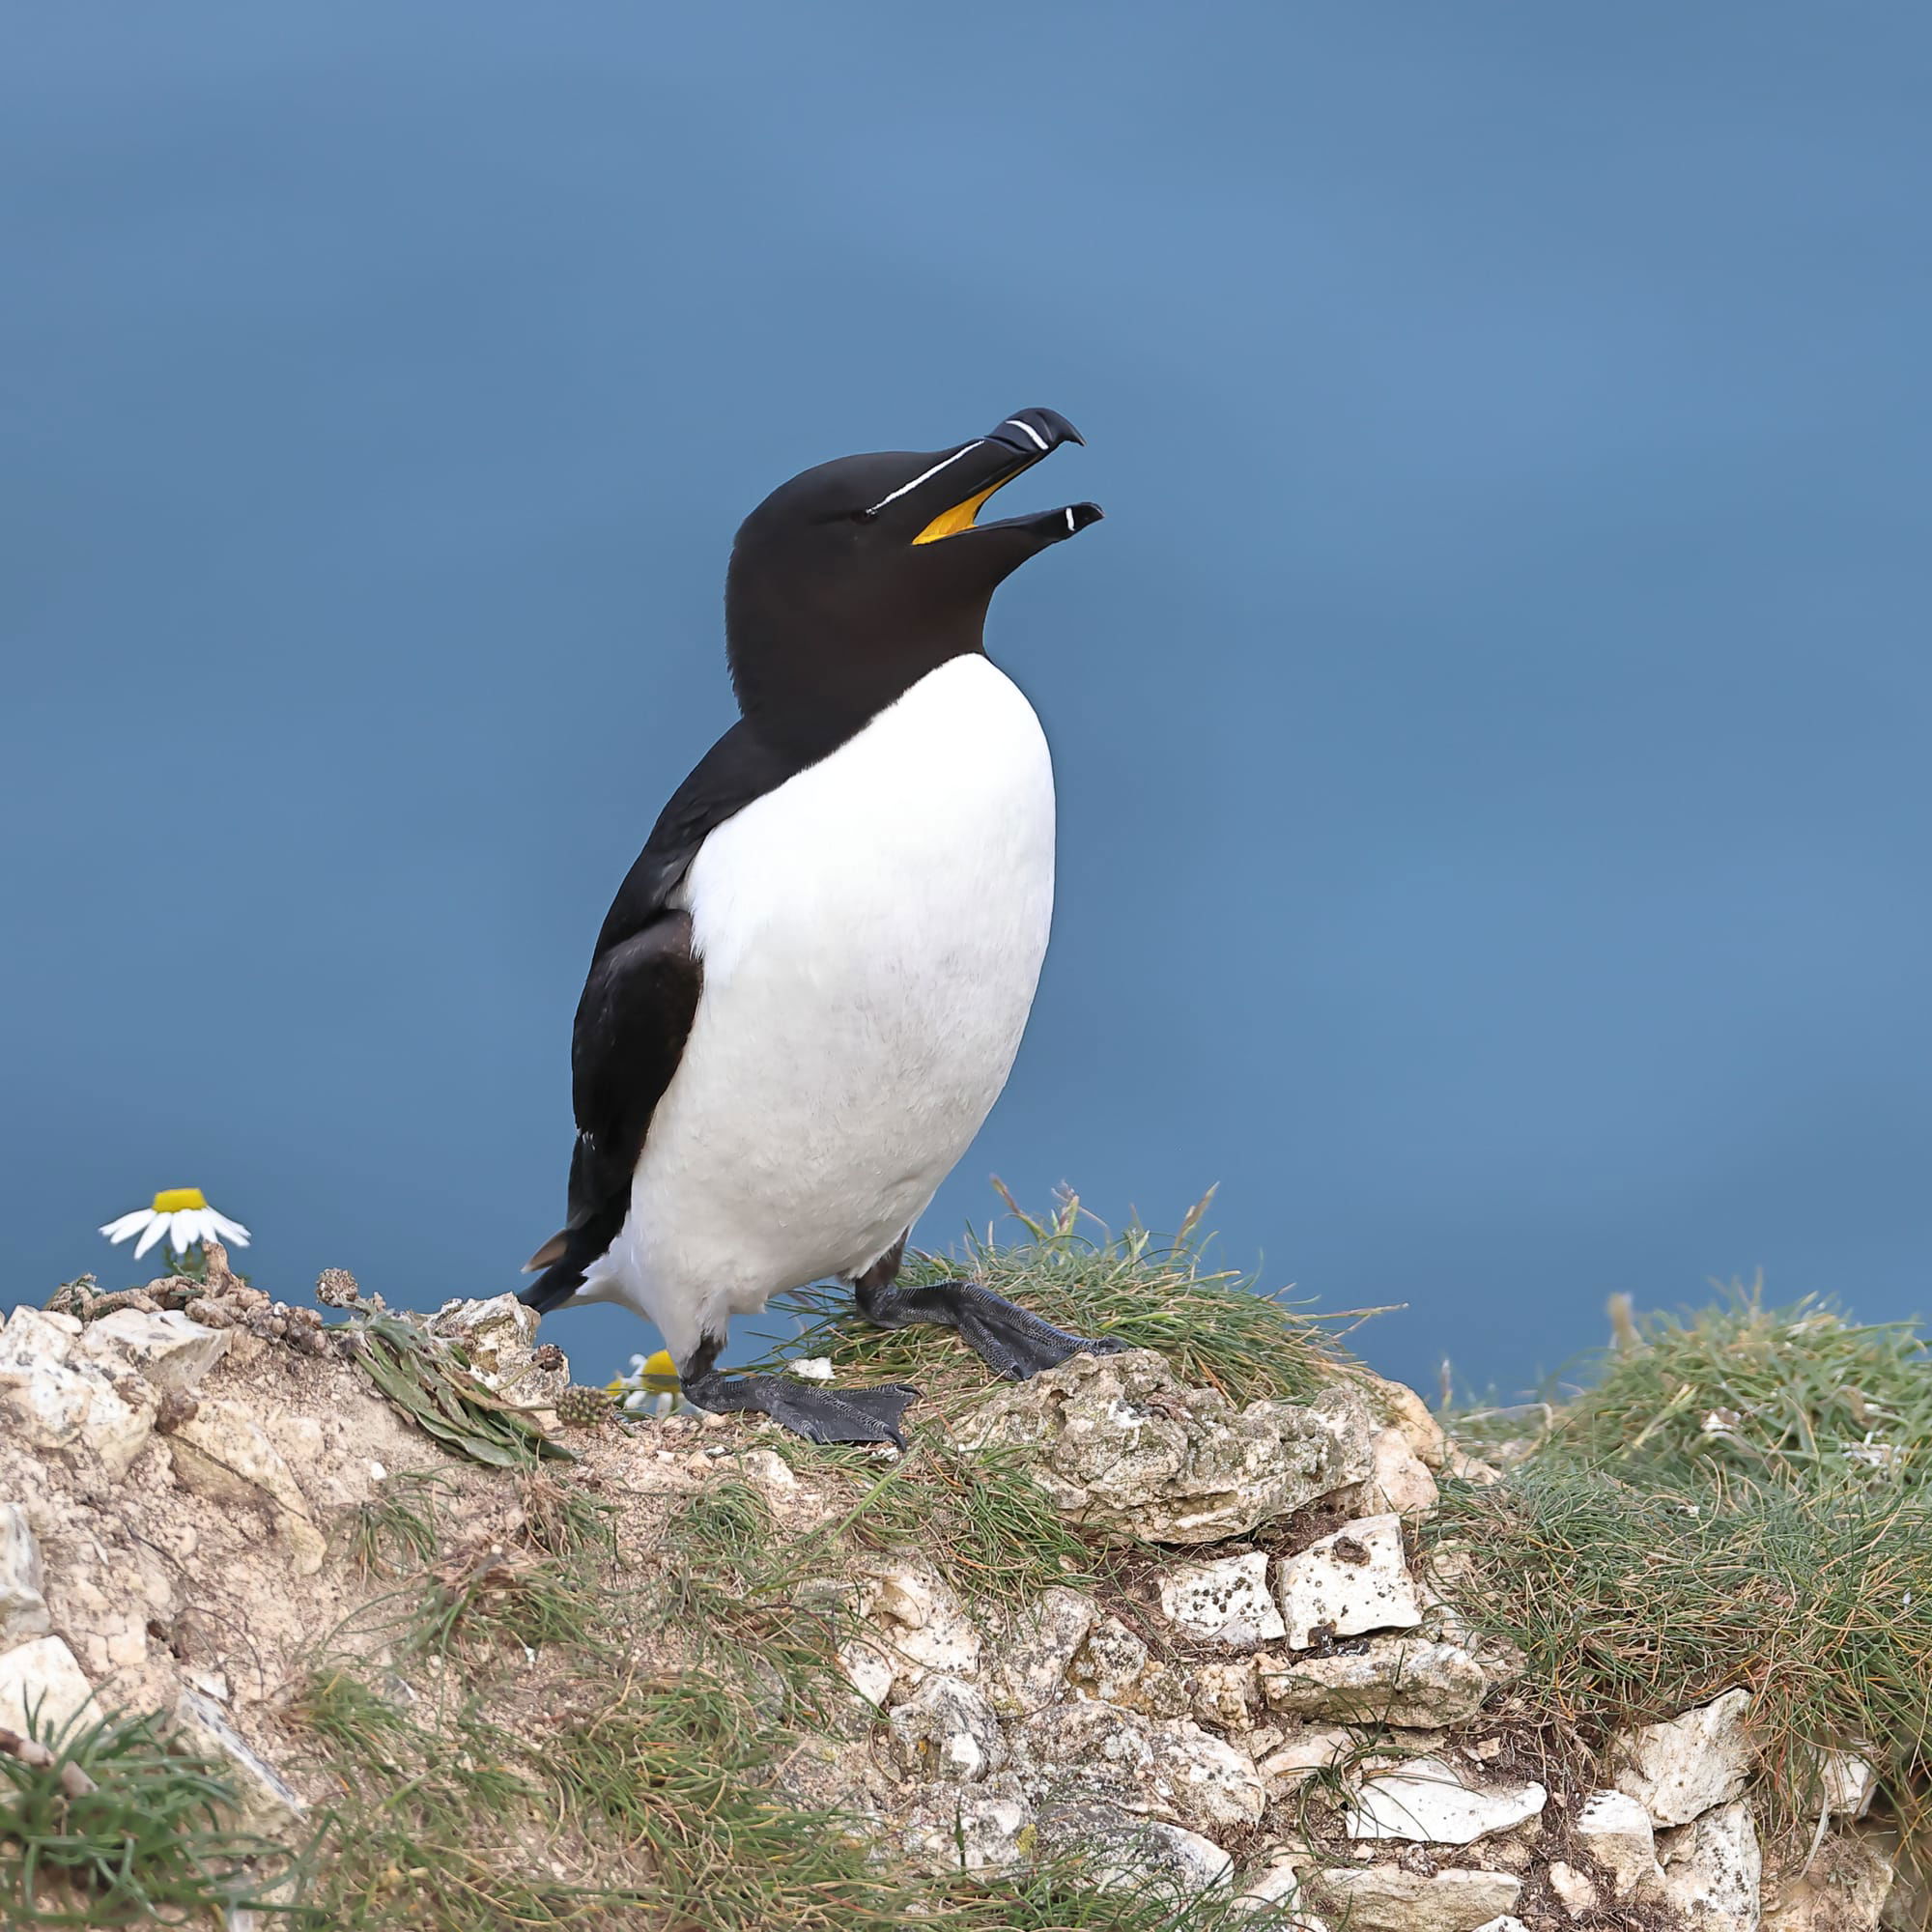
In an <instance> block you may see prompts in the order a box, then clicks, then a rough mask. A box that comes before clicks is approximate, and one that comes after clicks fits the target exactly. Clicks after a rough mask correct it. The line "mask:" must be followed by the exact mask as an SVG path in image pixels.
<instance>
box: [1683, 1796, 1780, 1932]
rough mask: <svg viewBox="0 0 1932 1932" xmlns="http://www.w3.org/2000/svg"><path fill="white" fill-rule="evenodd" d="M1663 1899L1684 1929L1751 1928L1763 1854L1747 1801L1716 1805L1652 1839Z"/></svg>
mask: <svg viewBox="0 0 1932 1932" xmlns="http://www.w3.org/2000/svg"><path fill="white" fill-rule="evenodd" d="M1657 1848H1658V1856H1659V1858H1660V1859H1661V1860H1662V1863H1663V1896H1664V1900H1665V1903H1666V1904H1668V1905H1669V1906H1670V1907H1671V1908H1672V1909H1673V1910H1674V1911H1676V1912H1677V1913H1678V1915H1679V1916H1680V1918H1681V1920H1682V1922H1683V1924H1684V1926H1685V1928H1686V1932H1757V1923H1758V1906H1759V1885H1760V1881H1761V1879H1762V1875H1763V1863H1764V1861H1763V1856H1762V1854H1761V1852H1760V1851H1759V1849H1758V1841H1757V1827H1756V1826H1755V1825H1754V1824H1753V1823H1752V1822H1751V1814H1750V1806H1749V1805H1748V1804H1719V1805H1718V1806H1716V1807H1714V1808H1713V1809H1711V1810H1708V1811H1705V1812H1704V1813H1702V1814H1701V1815H1700V1816H1699V1817H1698V1818H1697V1820H1696V1821H1695V1822H1694V1823H1693V1824H1690V1825H1685V1826H1682V1827H1680V1828H1679V1829H1678V1830H1676V1831H1672V1832H1665V1833H1662V1835H1661V1836H1660V1837H1659V1839H1658V1845H1657Z"/></svg>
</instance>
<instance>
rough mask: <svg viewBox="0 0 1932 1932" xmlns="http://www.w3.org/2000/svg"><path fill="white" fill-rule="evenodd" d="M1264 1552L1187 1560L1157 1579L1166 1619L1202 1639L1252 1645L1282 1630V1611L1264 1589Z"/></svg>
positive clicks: (1241, 1646)
mask: <svg viewBox="0 0 1932 1932" xmlns="http://www.w3.org/2000/svg"><path fill="white" fill-rule="evenodd" d="M1267 1567H1268V1559H1267V1555H1266V1552H1265V1551H1264V1550H1259V1549H1258V1550H1256V1551H1255V1552H1254V1554H1253V1555H1251V1556H1224V1557H1222V1558H1221V1559H1220V1561H1219V1562H1216V1563H1187V1564H1183V1565H1182V1566H1181V1567H1180V1568H1179V1569H1178V1570H1172V1571H1170V1572H1169V1573H1168V1574H1167V1576H1166V1577H1163V1578H1162V1579H1161V1585H1160V1609H1161V1614H1162V1615H1163V1616H1164V1617H1166V1618H1167V1620H1168V1621H1169V1622H1170V1623H1172V1624H1175V1625H1178V1626H1179V1629H1180V1630H1182V1631H1183V1632H1184V1633H1185V1634H1187V1635H1188V1636H1191V1637H1193V1638H1195V1639H1196V1640H1197V1641H1199V1642H1202V1643H1218V1644H1222V1645H1224V1646H1226V1647H1227V1648H1228V1649H1230V1650H1251V1649H1253V1648H1254V1646H1255V1645H1256V1644H1258V1643H1266V1642H1268V1641H1269V1640H1270V1639H1271V1638H1274V1637H1278V1636H1280V1635H1282V1634H1283V1628H1282V1621H1281V1612H1280V1611H1279V1610H1278V1609H1276V1608H1275V1603H1274V1599H1273V1598H1272V1597H1271V1596H1269V1594H1268V1586H1267Z"/></svg>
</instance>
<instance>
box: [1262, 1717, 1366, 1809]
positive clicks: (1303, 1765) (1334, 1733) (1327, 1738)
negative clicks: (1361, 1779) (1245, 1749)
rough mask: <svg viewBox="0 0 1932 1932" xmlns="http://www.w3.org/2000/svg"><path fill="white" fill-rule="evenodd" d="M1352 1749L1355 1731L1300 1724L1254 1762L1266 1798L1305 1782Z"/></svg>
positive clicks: (1277, 1795) (1329, 1725)
mask: <svg viewBox="0 0 1932 1932" xmlns="http://www.w3.org/2000/svg"><path fill="white" fill-rule="evenodd" d="M1354 1748H1355V1734H1354V1732H1353V1731H1350V1730H1347V1729H1345V1728H1344V1727H1343V1726H1341V1725H1339V1724H1303V1725H1301V1726H1300V1727H1298V1728H1297V1729H1295V1730H1293V1731H1292V1732H1290V1734H1289V1735H1288V1737H1287V1738H1286V1739H1285V1740H1284V1741H1283V1742H1282V1743H1280V1744H1278V1745H1276V1746H1275V1747H1273V1748H1272V1749H1270V1750H1268V1751H1266V1752H1265V1753H1264V1754H1263V1756H1262V1757H1261V1758H1260V1759H1259V1760H1258V1761H1257V1763H1256V1767H1255V1768H1256V1770H1258V1771H1259V1772H1260V1773H1261V1775H1262V1782H1263V1783H1264V1785H1266V1787H1267V1790H1268V1794H1269V1796H1270V1797H1276V1798H1278V1797H1280V1796H1281V1795H1282V1794H1283V1793H1284V1792H1289V1791H1293V1790H1294V1789H1296V1788H1297V1787H1298V1786H1300V1785H1303V1784H1306V1783H1307V1782H1308V1780H1309V1779H1310V1778H1311V1777H1313V1776H1315V1774H1316V1773H1317V1772H1318V1771H1326V1770H1327V1769H1328V1768H1329V1766H1330V1765H1336V1764H1340V1763H1342V1762H1343V1761H1344V1760H1345V1759H1346V1758H1347V1757H1348V1755H1349V1753H1350V1751H1352V1750H1353V1749H1354Z"/></svg>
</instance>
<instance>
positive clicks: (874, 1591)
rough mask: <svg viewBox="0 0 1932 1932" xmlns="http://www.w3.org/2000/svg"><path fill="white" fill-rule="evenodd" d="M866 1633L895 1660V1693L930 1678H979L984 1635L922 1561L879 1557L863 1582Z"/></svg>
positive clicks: (914, 1686)
mask: <svg viewBox="0 0 1932 1932" xmlns="http://www.w3.org/2000/svg"><path fill="white" fill-rule="evenodd" d="M860 1588H862V1598H860V1602H862V1604H864V1615H866V1631H864V1633H862V1634H864V1636H871V1638H873V1640H875V1644H877V1648H881V1650H883V1652H885V1654H887V1656H889V1658H891V1660H893V1677H895V1683H896V1694H898V1696H904V1694H906V1692H910V1690H916V1689H918V1687H920V1685H922V1683H923V1681H925V1679H927V1677H931V1675H935V1673H937V1675H941V1677H976V1675H978V1673H980V1631H978V1629H976V1627H974V1621H972V1617H968V1615H966V1605H964V1604H962V1602H960V1600H958V1594H956V1592H954V1590H952V1586H951V1584H949V1582H947V1580H945V1578H943V1577H941V1575H939V1571H935V1569H933V1567H931V1565H929V1563H925V1561H923V1559H922V1557H908V1555H891V1557H877V1559H873V1563H871V1565H869V1567H867V1573H866V1578H864V1580H862V1586H860Z"/></svg>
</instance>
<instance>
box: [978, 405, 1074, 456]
mask: <svg viewBox="0 0 1932 1932" xmlns="http://www.w3.org/2000/svg"><path fill="white" fill-rule="evenodd" d="M985 440H987V441H988V442H1004V443H1007V444H1009V446H1010V447H1012V448H1014V449H1017V450H1018V451H1019V452H1020V453H1021V454H1022V455H1023V456H1025V457H1027V458H1028V459H1029V460H1030V461H1035V462H1037V460H1038V459H1039V458H1040V457H1042V456H1046V455H1049V454H1050V453H1051V452H1052V451H1054V450H1056V449H1058V448H1059V447H1060V445H1061V444H1062V443H1063V442H1077V443H1079V444H1081V445H1082V446H1083V447H1085V445H1086V441H1087V439H1086V438H1085V437H1084V436H1082V435H1081V434H1080V432H1079V431H1078V430H1077V429H1075V428H1074V427H1073V425H1072V424H1071V423H1070V422H1068V421H1067V420H1066V418H1065V416H1064V415H1062V414H1061V413H1060V412H1059V411H1058V410H1015V411H1014V412H1012V414H1011V415H1009V416H1008V417H1007V418H1006V420H1005V421H1004V422H1002V423H1000V424H999V425H997V427H995V428H993V429H989V430H988V431H987V432H986V439H985Z"/></svg>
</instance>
